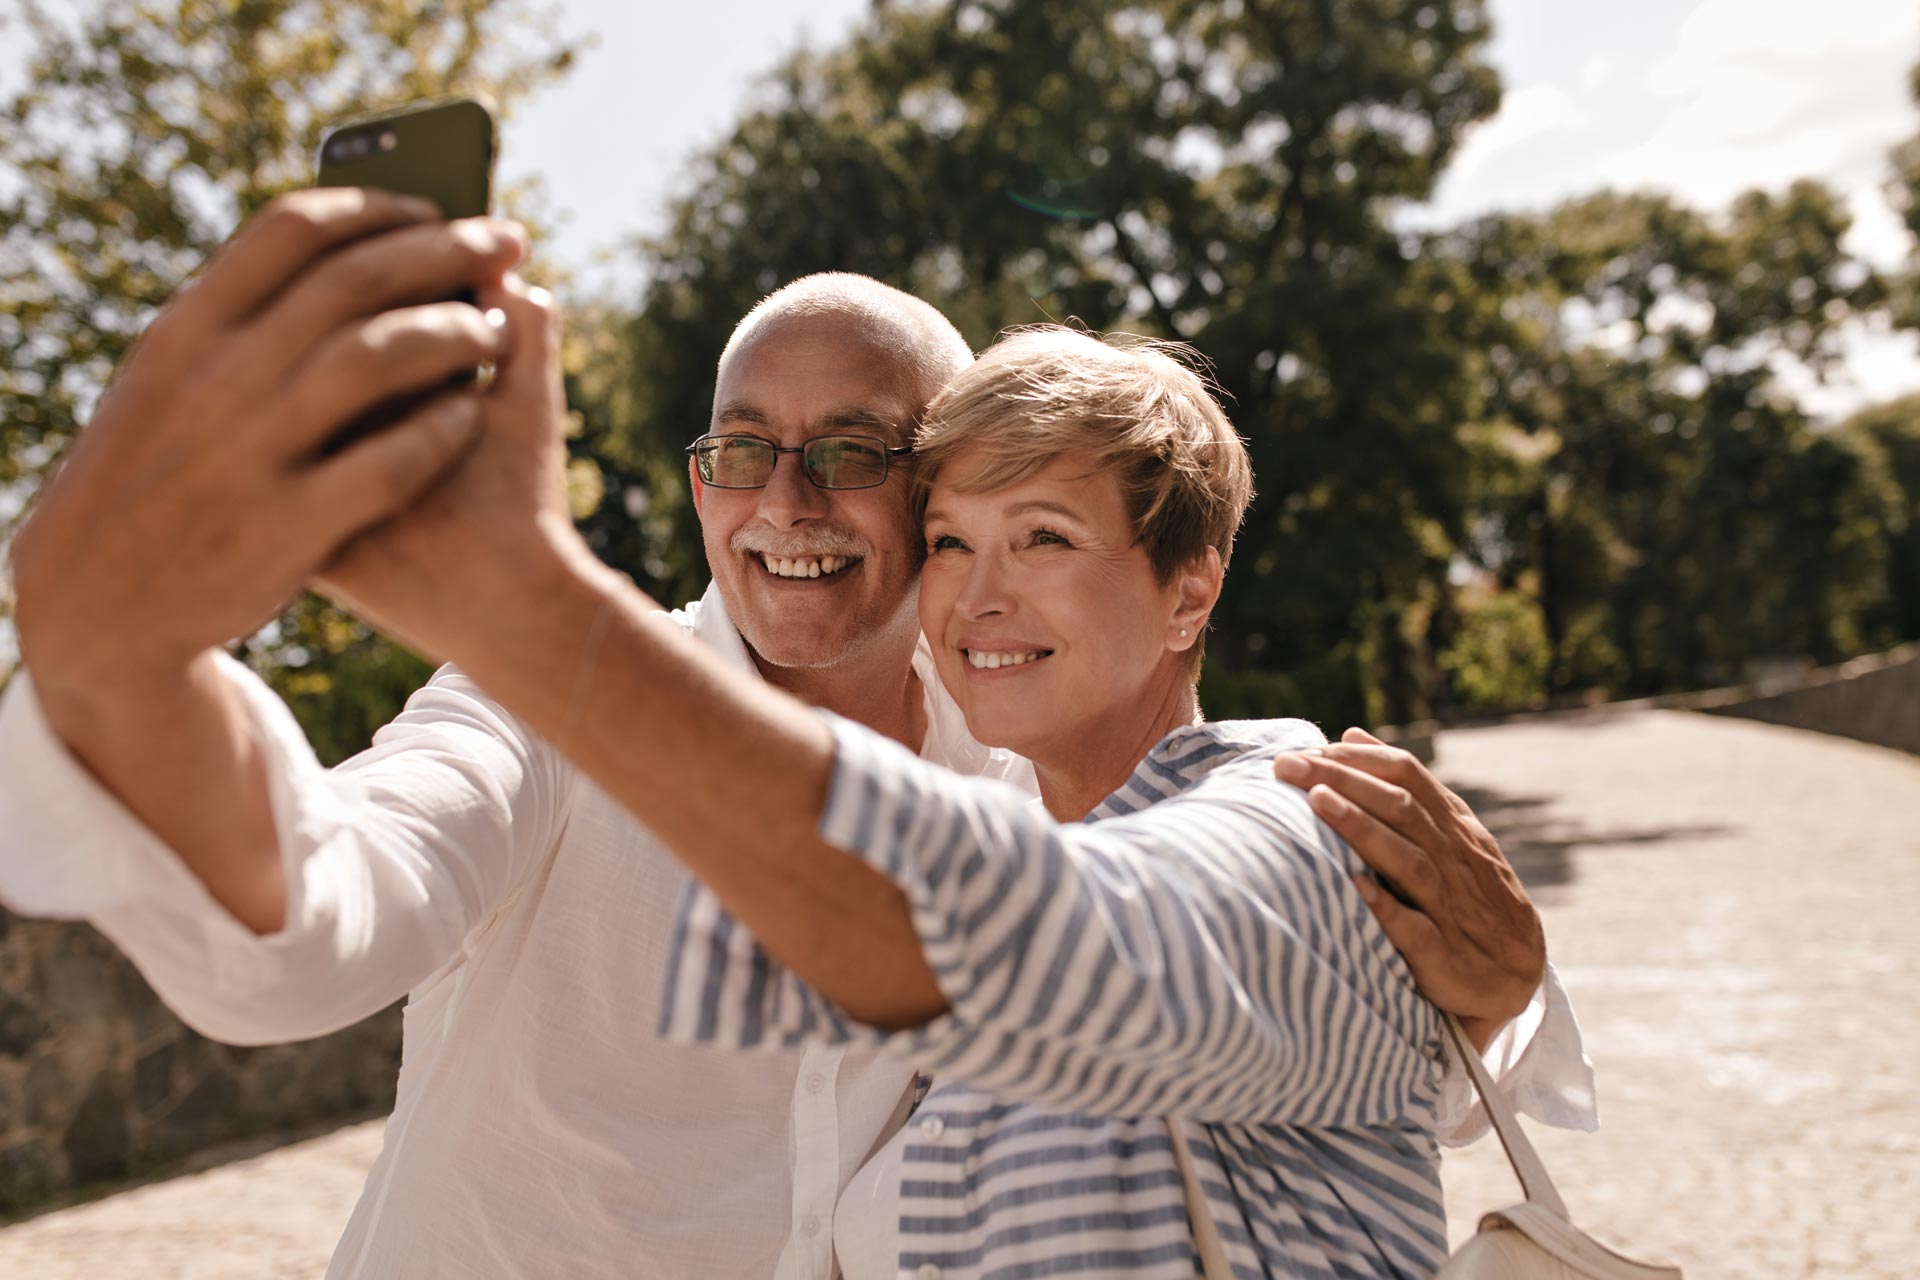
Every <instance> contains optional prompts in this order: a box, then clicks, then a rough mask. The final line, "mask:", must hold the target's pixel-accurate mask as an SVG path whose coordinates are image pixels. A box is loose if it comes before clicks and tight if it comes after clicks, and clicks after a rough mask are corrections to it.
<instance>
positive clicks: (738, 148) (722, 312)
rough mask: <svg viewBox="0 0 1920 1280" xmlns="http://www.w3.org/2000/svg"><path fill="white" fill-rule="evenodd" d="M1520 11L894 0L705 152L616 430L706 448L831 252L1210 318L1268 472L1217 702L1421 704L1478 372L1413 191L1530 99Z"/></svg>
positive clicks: (664, 512)
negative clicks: (742, 371) (1513, 40)
mask: <svg viewBox="0 0 1920 1280" xmlns="http://www.w3.org/2000/svg"><path fill="white" fill-rule="evenodd" d="M1487 35H1488V27H1487V20H1486V14H1485V9H1484V6H1483V4H1481V3H1479V0H1452V2H1444V0H1433V2H1431V3H1423V2H1420V0H1354V2H1352V3H1346V4H1341V5H1331V4H1324V3H1317V2H1309V0H1286V2H1276V3H1265V4H1260V5H1246V4H1239V3H1231V2H1227V0H1153V2H1141V3H1128V4H1115V5H1109V6H1101V7H1098V8H1096V9H1094V10H1089V9H1088V8H1087V7H1086V6H1084V5H1080V4H1070V3H1066V2H1065V0H958V2H955V3H948V4H942V5H937V6H908V5H900V4H885V3H883V4H878V5H876V6H875V9H874V11H873V13H872V15H871V16H870V17H869V19H868V20H867V21H866V23H865V24H864V26H863V27H862V28H861V29H860V30H859V31H858V32H857V33H856V34H855V36H854V37H853V38H852V39H851V41H850V42H849V43H848V44H847V45H846V46H845V47H844V48H841V49H839V50H836V51H833V52H831V53H826V54H803V55H801V56H798V57H796V58H794V59H792V60H790V61H789V62H788V63H787V64H786V65H785V66H784V67H783V68H782V70H781V71H780V72H779V74H778V75H777V76H776V77H774V78H773V79H772V80H771V81H770V83H769V84H768V85H767V86H766V89H765V92H764V95H763V99H762V101H761V103H760V104H759V105H758V106H757V107H756V108H755V109H753V110H751V111H749V112H748V113H747V114H746V115H745V116H744V118H743V119H742V120H741V121H740V123H739V125H738V126H737V127H736V128H735V130H734V131H733V133H732V134H731V135H730V136H729V137H728V138H727V139H726V140H725V141H724V142H722V143H721V144H720V145H719V146H717V147H715V148H713V149H712V150H710V151H709V152H707V153H706V154H704V155H702V156H700V157H698V158H697V159H696V161H695V163H694V166H693V169H692V172H691V174H690V176H689V190H688V194H687V195H686V196H685V197H684V198H683V199H681V200H680V201H679V202H678V203H677V204H676V206H675V208H674V211H673V219H672V223H671V226H670V228H669V230H668V231H667V232H666V234H664V235H663V236H661V237H659V238H658V239H657V240H655V241H654V242H653V243H651V244H650V245H648V246H647V248H646V250H645V259H646V265H647V268H648V277H649V285H648V287H647V290H646V293H645V295H644V298H643V300H642V307H641V311H640V314H639V316H638V317H637V319H636V320H635V321H634V322H633V326H632V330H631V334H630V339H631V350H632V352H633V373H634V379H635V382H636V385H637V387H638V388H639V390H638V393H637V394H636V395H635V396H634V397H633V399H632V401H631V404H630V407H629V410H628V411H626V412H623V413H620V414H617V415H616V416H615V417H614V418H613V419H612V420H610V422H609V424H608V430H609V434H610V436H611V437H612V438H613V439H615V440H617V441H624V442H626V446H625V447H626V448H627V449H628V451H629V453H630V455H631V456H632V457H633V458H636V459H643V458H647V457H662V458H664V457H671V456H673V454H674V451H675V450H676V449H677V447H678V446H679V445H680V444H683V443H684V442H685V441H686V440H688V439H690V438H691V437H692V436H693V435H694V434H696V433H697V432H698V431H699V430H700V429H701V428H702V425H703V424H704V423H705V422H706V420H707V415H708V396H709V395H710V392H711V370H712V369H713V367H714V361H715V359H716V358H717V356H718V353H719V351H720V349H721V346H722V345H723V343H724V341H725V338H726V335H727V332H728V330H729V329H730V327H731V325H732V324H733V323H734V321H735V320H737V318H738V317H739V316H740V315H741V314H742V313H743V312H744V311H745V310H746V309H747V308H748V307H749V306H751V305H752V304H753V303H754V302H755V301H757V300H758V299H759V298H760V297H761V296H762V295H764V294H765V293H766V292H768V291H769V290H771V289H773V288H774V287H776V286H778V285H779V284H781V283H783V282H785V281H786V280H789V279H792V278H793V277H795V276H798V275H801V274H804V273H806V272H809V271H816V270H824V269H851V270H857V271H862V272H866V273H868V274H871V275H874V276H877V277H879V278H881V279H884V280H887V281H888V282H890V283H893V284H895V285H898V286H900V287H901V288H904V289H907V290H909V291H911V292H913V293H916V294H918V295H919V296H921V297H924V298H926V299H928V300H929V301H931V302H933V303H935V304H936V305H938V306H940V307H941V308H942V309H943V310H945V311H946V312H947V314H948V315H950V316H952V317H953V318H954V320H955V321H956V323H958V324H959V325H960V326H961V327H962V329H963V331H964V332H966V333H967V335H968V337H969V338H970V339H971V340H973V341H974V342H975V343H976V344H984V343H985V342H986V341H988V340H989V339H990V338H991V337H992V336H993V334H994V333H995V331H996V330H998V329H999V328H1001V327H1002V326H1005V325H1010V324H1017V323H1028V322H1034V321H1042V320H1047V319H1067V318H1070V317H1071V318H1075V319H1078V320H1080V321H1082V322H1084V323H1086V324H1087V325H1089V326H1091V327H1093V328H1096V329H1109V328H1126V329H1131V330H1135V331H1145V332H1150V333H1155V334H1158V335H1160V336H1167V337H1178V338H1183V339H1186V340H1189V341H1191V342H1193V343H1195V344H1196V345H1197V346H1198V347H1199V348H1200V349H1201V350H1202V351H1204V352H1205V353H1206V354H1207V355H1208V356H1209V357H1211V358H1212V360H1213V361H1214V364H1215V372H1216V376H1217V378H1218V380H1219V383H1220V385H1221V387H1222V389H1223V391H1224V392H1225V394H1226V396H1227V399H1228V403H1229V407H1230V410H1231V412H1232V415H1233V417H1234V420H1235V422H1236V424H1237V425H1238V426H1239V428H1240V430H1241V431H1242V432H1243V433H1244V434H1245V435H1246V436H1247V437H1248V439H1249V441H1250V444H1251V447H1252V450H1253V453H1254V457H1255V461H1256V464H1257V467H1258V474H1259V475H1260V477H1261V486H1262V491H1261V494H1260V496H1259V498H1258V500H1257V503H1256V506H1255V508H1254V511H1253V512H1252V515H1251V518H1250V520H1249V523H1248V525H1247V527H1246V530H1245V531H1244V533H1243V535H1242V541H1241V544H1240V550H1239V552H1238V554H1237V556H1236V558H1235V566H1234V571H1233V573H1232V574H1230V575H1229V586H1228V593H1227V596H1226V598H1225V599H1224V600H1223V602H1222V605H1221V607H1220V609H1219V610H1218V611H1217V613H1216V625H1217V632H1218V633H1217V634H1216V635H1215V636H1214V637H1213V639H1212V640H1211V641H1210V655H1211V657H1210V662H1209V673H1210V674H1209V677H1208V685H1207V690H1208V700H1209V702H1210V703H1211V704H1212V705H1213V707H1214V709H1215V710H1216V711H1218V712H1229V711H1253V712H1260V713H1277V712H1281V711H1291V712H1293V713H1295V714H1309V715H1314V716H1317V717H1320V718H1323V719H1328V720H1334V719H1358V718H1360V717H1362V716H1371V717H1373V718H1379V717H1382V716H1386V717H1398V716H1402V715H1409V714H1417V713H1418V712H1419V711H1421V710H1422V709H1423V707H1424V700H1425V692H1426V689H1427V687H1428V686H1429V685H1430V683H1431V678H1432V677H1431V674H1430V668H1431V660H1430V654H1427V653H1425V652H1423V650H1424V648H1425V647H1427V646H1426V640H1425V636H1424V632H1423V631H1422V629H1421V628H1419V627H1414V626H1410V625H1409V623H1408V618H1409V616H1410V611H1417V610H1418V608H1419V607H1420V602H1421V601H1423V600H1426V599H1429V598H1431V597H1433V596H1435V595H1436V594H1438V584H1439V583H1440V581H1441V579H1442V575H1443V573H1444V569H1445V565H1446V562H1447V558H1448V555H1449V553H1450V550H1451V547H1452V545H1453V541H1454V539H1455V538H1456V537H1457V536H1459V534H1460V533H1461V532H1462V530H1463V528H1464V523H1465V510H1464V497H1465V468H1466V461H1467V453H1466V450H1465V448H1464V446H1463V444H1462V443H1461V441H1460V439H1459V437H1458V434H1457V431H1456V429H1455V425H1456V424H1457V423H1459V422H1461V421H1463V420H1465V419H1466V418H1467V417H1468V416H1469V413H1468V408H1469V406H1470V403H1471V397H1472V394H1473V388H1472V385H1471V384H1470V383H1469V382H1468V381H1467V380H1466V379H1465V377H1464V361H1463V359H1462V356H1461V353H1460V349H1459V343H1458V340H1457V338H1456V337H1455V335H1454V333H1453V331H1452V325H1451V321H1450V319H1449V317H1448V316H1447V315H1446V313H1445V311H1444V300H1443V299H1436V298H1434V297H1432V296H1430V295H1428V294H1426V293H1424V292H1423V291H1422V287H1421V282H1422V276H1421V274H1420V273H1419V271H1418V270H1417V269H1416V264H1415V263H1414V262H1413V261H1411V260H1410V259H1411V255H1410V254H1409V253H1408V252H1407V251H1406V250H1407V247H1408V246H1407V245H1406V244H1405V243H1404V242H1403V240H1402V238H1401V237H1400V236H1398V235H1396V234H1395V233H1394V232H1393V231H1392V230H1391V229H1390V228H1389V225H1388V216H1389V214H1390V212H1391V210H1392V208H1393V206H1394V205H1395V203H1396V202H1399V201H1404V200H1417V199H1420V198H1422V197H1424V196H1425V195H1426V194H1427V193H1428V192H1430V190H1431V189H1432V185H1433V182H1434V180H1435V178H1436V177H1437V176H1438V174H1439V173H1440V171H1441V170H1442V168H1443V167H1444V166H1445V164H1446V163H1447V160H1448V158H1449V157H1450V156H1451V154H1452V153H1453V150H1454V148H1455V147H1456V146H1457V145H1458V142H1459V140H1460V138H1461V136H1462V131H1463V130H1464V128H1465V127H1466V126H1468V125H1469V124H1471V123H1472V122H1473V121H1475V120H1478V119H1482V118H1484V117H1486V116H1488V115H1489V114H1491V113H1492V111H1493V110H1494V108H1495V107H1496V105H1497V103H1498V100H1499V88H1498V84H1497V80H1496V77H1495V75H1494V73H1493V71H1492V70H1491V69H1490V68H1489V67H1488V66H1487V65H1486V63H1485V61H1484V57H1483V55H1484V45H1485V41H1486V38H1487ZM638 470H640V469H639V468H636V471H638ZM662 476H663V477H664V483H661V484H660V485H659V487H651V488H648V489H647V490H646V492H645V495H644V497H645V502H646V509H647V510H648V512H649V513H650V517H651V518H653V519H656V520H659V521H660V522H661V527H662V528H666V527H671V528H673V529H675V530H676V531H677V536H676V538H675V539H674V540H673V542H672V544H671V545H672V546H673V547H674V548H675V549H674V550H673V551H672V552H671V553H664V552H663V553H662V554H663V555H665V554H671V555H673V556H676V557H678V558H677V559H674V560H673V561H672V562H671V563H666V564H662V565H661V566H660V567H661V568H664V569H666V570H667V571H668V577H669V578H670V580H671V581H672V584H673V586H674V587H675V588H677V589H678V590H679V591H681V592H687V591H692V590H694V589H696V588H697V587H698V586H699V584H700V582H701V580H702V570H701V568H700V566H699V563H698V556H697V550H696V549H695V548H697V543H696V542H695V541H694V539H693V537H692V528H691V523H690V519H689V514H688V512H687V510H686V505H685V500H684V497H683V496H682V494H683V491H684V482H683V481H681V480H680V479H679V478H678V473H677V471H676V472H673V473H671V474H668V473H666V472H663V473H662ZM641 482H642V483H644V484H649V485H652V484H655V483H656V481H655V478H654V477H651V476H648V477H645V478H643V480H642V481H641Z"/></svg>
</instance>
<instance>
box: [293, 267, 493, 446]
mask: <svg viewBox="0 0 1920 1280" xmlns="http://www.w3.org/2000/svg"><path fill="white" fill-rule="evenodd" d="M505 346H506V338H505V335H504V334H503V333H502V332H501V330H500V327H499V326H498V325H496V324H493V323H490V322H489V321H488V319H487V318H486V316H484V315H483V314H482V313H481V312H480V311H479V310H477V309H475V308H474V307H471V306H468V305H467V304H466V303H464V302H437V303H434V304H432V305H431V306H425V307H408V308H406V309H404V310H400V311H386V312H382V313H381V314H379V315H376V316H374V317H372V318H371V319H368V320H362V321H360V322H359V323H357V324H354V325H351V326H349V327H347V328H345V329H342V330H340V331H339V332H337V333H336V334H334V335H333V336H332V337H331V338H329V339H328V340H327V342H326V343H325V344H324V345H323V346H322V347H321V348H320V350H319V351H317V352H316V353H315V354H314V357H313V359H312V360H311V361H309V362H308V364H307V365H306V367H304V368H303V369H302V370H301V371H300V373H299V375H298V377H297V379H296V380H295V382H294V384H293V387H292V388H291V391H290V393H289V396H288V403H289V404H290V405H291V406H292V413H291V414H290V416H289V421H288V422H287V424H286V428H285V431H284V434H283V435H282V436H281V437H280V439H278V440H277V441H275V442H274V445H275V447H276V449H277V451H278V452H280V453H282V454H283V456H287V457H309V456H311V455H312V454H314V453H315V452H316V451H318V450H320V449H321V448H322V447H323V446H326V445H327V444H328V443H329V442H330V441H332V440H333V439H334V438H335V437H336V436H338V434H339V433H340V432H341V431H342V430H343V429H345V428H347V427H348V426H349V424H352V423H355V422H356V421H357V420H359V419H361V418H362V417H363V416H364V415H366V414H367V413H369V412H370V411H372V410H375V409H376V408H378V407H379V406H382V405H384V404H387V403H388V402H390V401H392V400H394V399H396V398H400V397H404V396H407V395H410V394H414V393H418V392H421V391H427V390H431V389H432V388H434V387H436V386H438V385H440V384H442V383H444V382H447V381H449V380H450V379H453V378H455V377H458V376H460V375H461V374H462V373H464V372H467V371H470V370H472V369H473V368H474V367H475V366H477V365H480V364H483V363H485V362H486V361H488V360H492V359H494V358H496V357H497V356H499V354H500V353H501V352H502V351H503V350H504V349H505Z"/></svg>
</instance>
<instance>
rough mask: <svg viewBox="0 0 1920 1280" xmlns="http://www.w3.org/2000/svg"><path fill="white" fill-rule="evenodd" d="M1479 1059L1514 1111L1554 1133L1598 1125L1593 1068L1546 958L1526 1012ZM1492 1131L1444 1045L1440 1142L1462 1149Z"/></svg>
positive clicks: (1466, 1077) (1570, 1007)
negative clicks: (1548, 1126) (1545, 969)
mask: <svg viewBox="0 0 1920 1280" xmlns="http://www.w3.org/2000/svg"><path fill="white" fill-rule="evenodd" d="M1480 1058H1481V1061H1482V1062H1484V1063H1485V1064H1486V1068H1487V1073H1488V1074H1489V1075H1491V1076H1492V1077H1493V1079H1494V1082H1495V1083H1496V1084H1497V1085H1498V1086H1499V1089H1500V1092H1501V1093H1502V1094H1504V1095H1505V1096H1506V1098H1507V1101H1508V1102H1509V1103H1510V1104H1511V1105H1512V1106H1513V1109H1514V1110H1515V1111H1518V1112H1520V1113H1521V1114H1523V1115H1528V1116H1532V1117H1533V1118H1534V1119H1535V1120H1538V1121H1540V1122H1541V1123H1542V1124H1548V1125H1552V1126H1553V1127H1555V1128H1558V1129H1579V1130H1583V1131H1585V1132H1588V1133H1592V1132H1593V1131H1594V1130H1596V1129H1598V1128H1599V1127H1600V1104H1599V1099H1598V1097H1597V1095H1596V1092H1595V1088H1594V1078H1593V1063H1592V1062H1591V1061H1590V1060H1589V1059H1588V1058H1587V1054H1586V1045H1585V1042H1584V1041H1583V1040H1582V1039H1581V1036H1580V1023H1579V1020H1578V1019H1576V1018H1575V1017H1574V1013H1573V1001H1572V1000H1571V999H1570V998H1569V997H1568V995H1567V991H1566V988H1565V987H1564V986H1563V985H1561V982H1560V975H1559V973H1558V972H1556V971H1555V970H1554V967H1553V964H1552V962H1551V961H1549V962H1548V964H1547V972H1546V976H1545V977H1544V978H1542V979H1541V980H1540V985H1539V987H1538V988H1536V989H1535V990H1534V993H1533V999H1532V1000H1531V1001H1529V1002H1528V1004H1527V1007H1526V1009H1525V1010H1523V1011H1522V1012H1521V1014H1520V1016H1519V1017H1517V1018H1515V1019H1514V1020H1513V1021H1511V1022H1509V1023H1508V1024H1507V1025H1506V1026H1504V1027H1502V1028H1501V1029H1500V1030H1499V1032H1498V1033H1496V1034H1495V1035H1494V1037H1493V1040H1492V1041H1491V1042H1490V1043H1489V1044H1488V1045H1487V1047H1486V1049H1485V1051H1483V1052H1482V1053H1481V1055H1480ZM1491 1127H1492V1124H1491V1122H1490V1121H1489V1120H1488V1119H1487V1111H1486V1108H1485V1107H1484V1106H1482V1105H1481V1104H1480V1098H1479V1094H1478V1093H1476V1092H1475V1090H1474V1087H1473V1080H1472V1077H1470V1076H1469V1075H1468V1074H1467V1071H1466V1068H1465V1066H1463V1065H1462V1064H1461V1063H1460V1062H1458V1061H1457V1060H1455V1058H1454V1057H1453V1053H1452V1048H1451V1046H1449V1049H1448V1057H1447V1074H1446V1077H1445V1079H1444V1080H1443V1082H1442V1084H1441V1090H1440V1114H1439V1133H1440V1141H1441V1142H1442V1143H1444V1144H1445V1145H1447V1146H1450V1147H1463V1146H1466V1145H1467V1144H1468V1143H1471V1142H1474V1141H1476V1140H1478V1139H1479V1138H1481V1137H1482V1136H1483V1135H1485V1134H1486V1132H1487V1131H1488V1130H1489V1129H1490V1128H1491Z"/></svg>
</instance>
